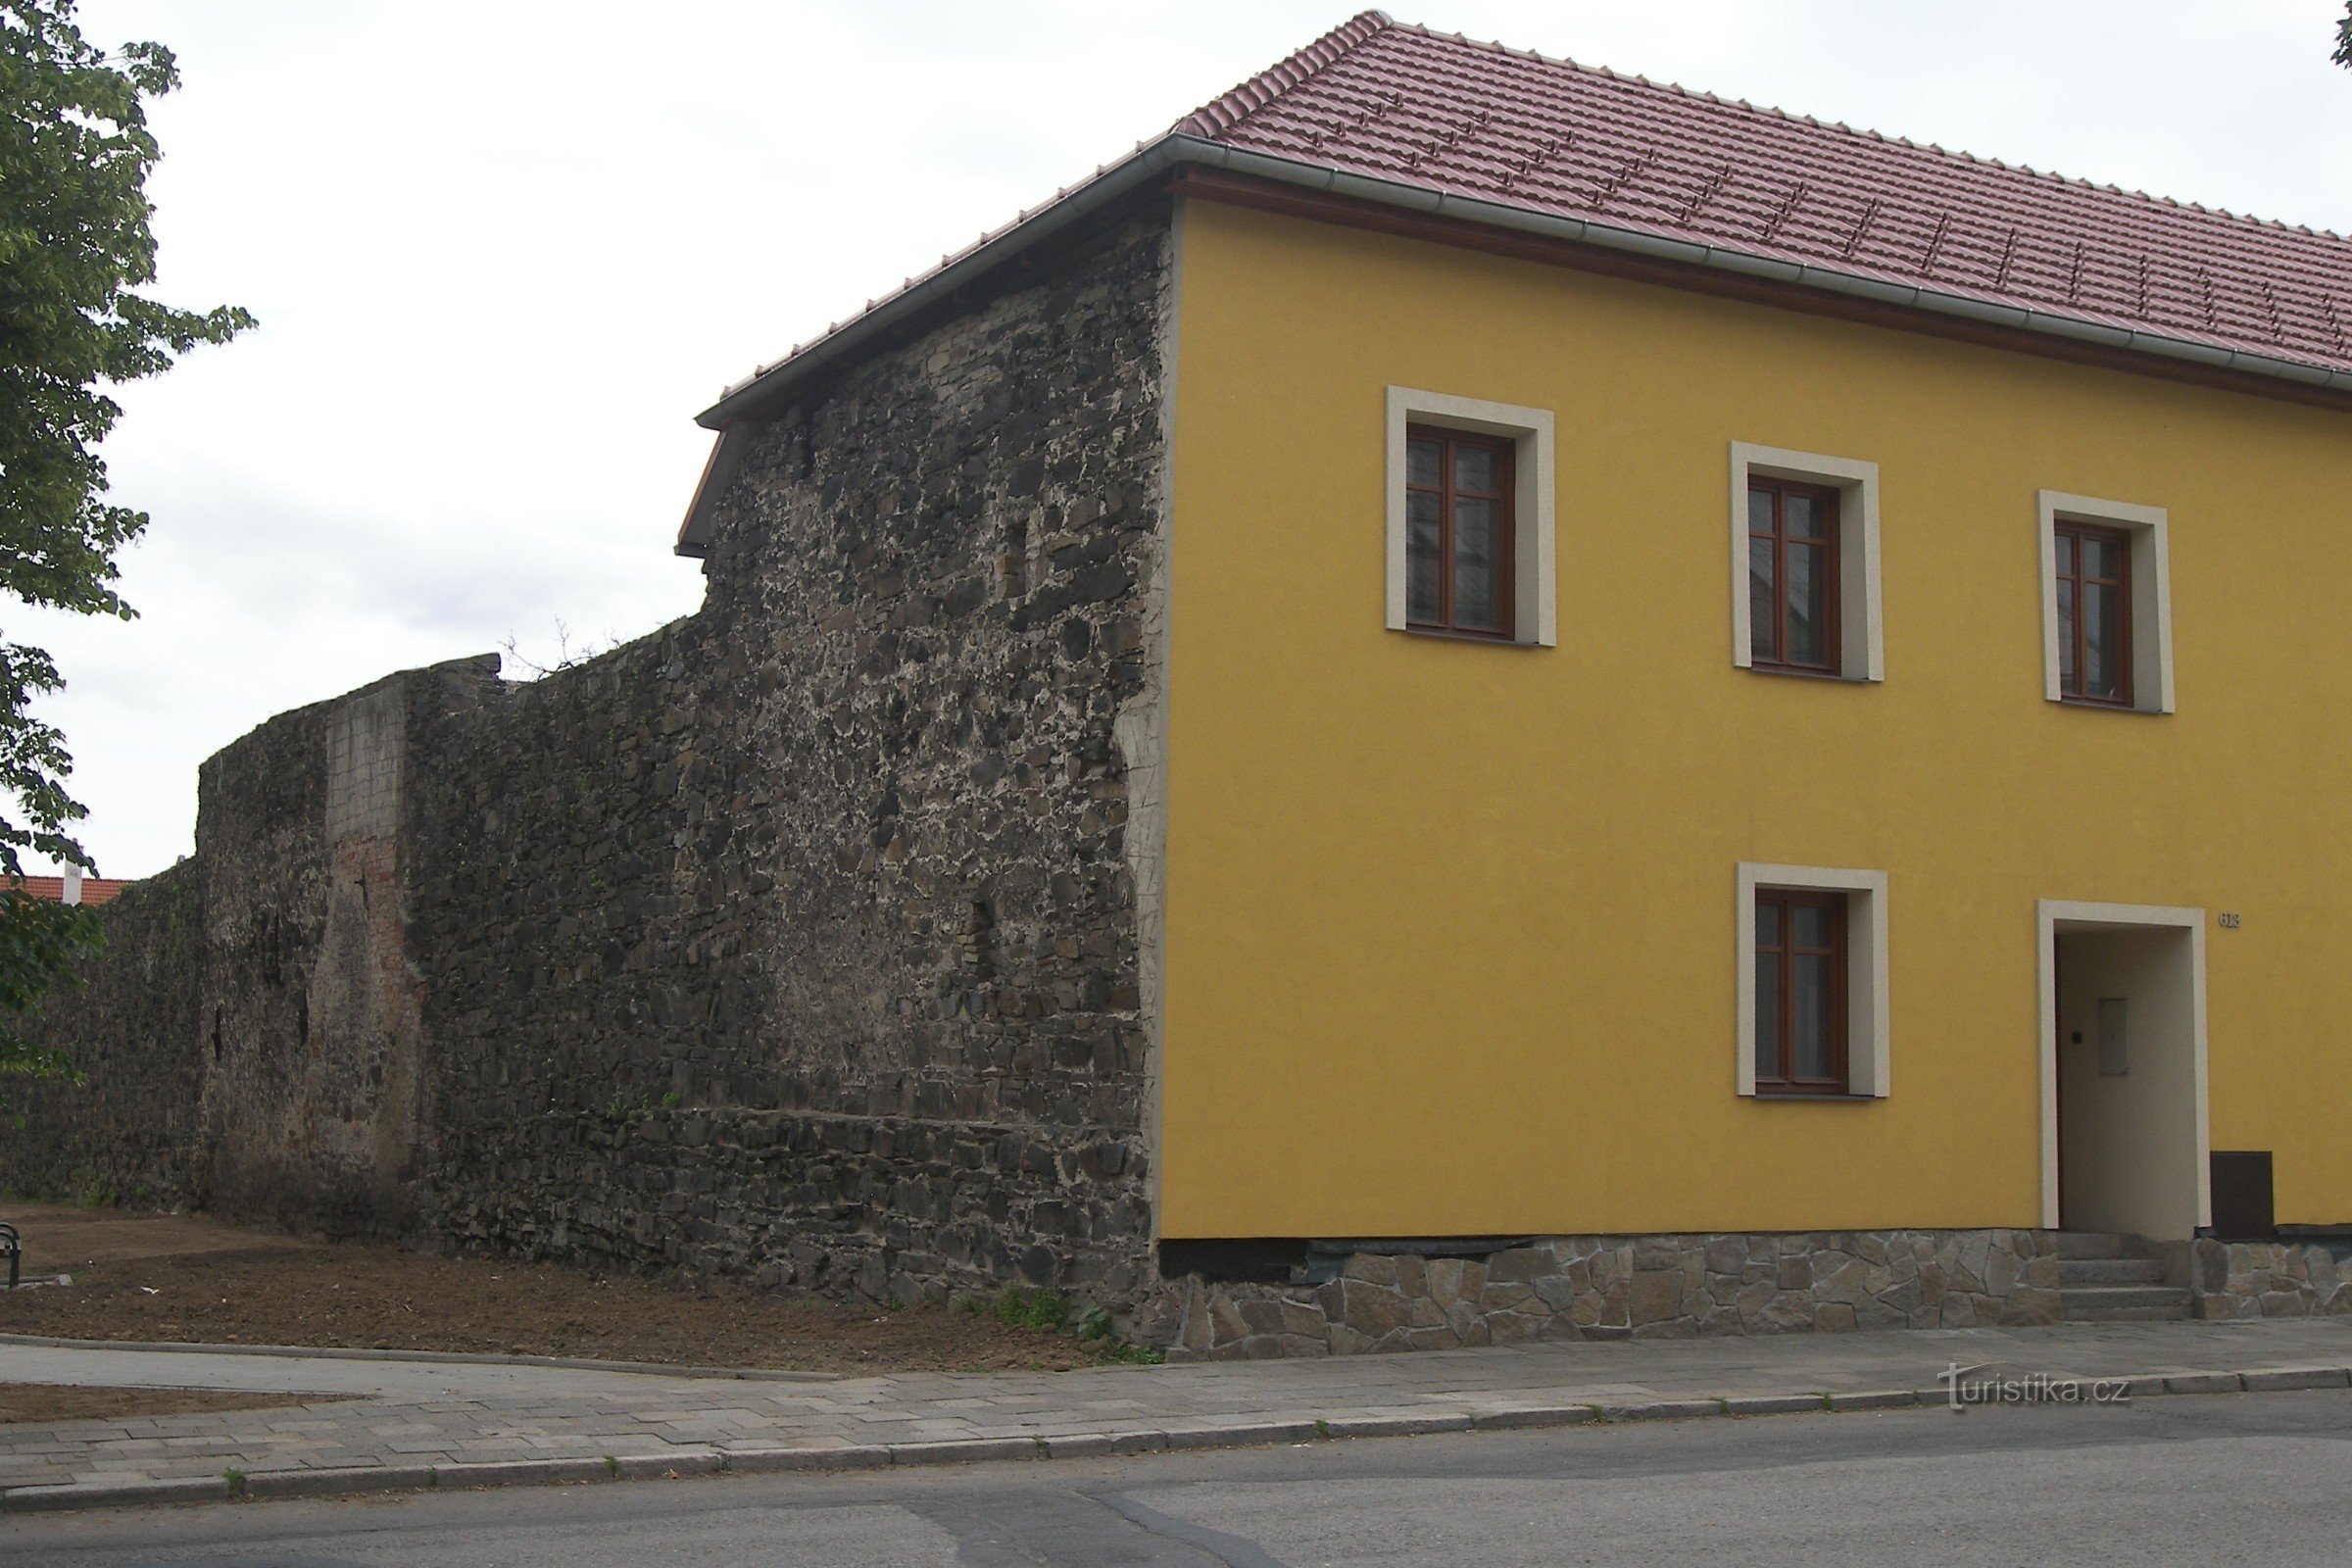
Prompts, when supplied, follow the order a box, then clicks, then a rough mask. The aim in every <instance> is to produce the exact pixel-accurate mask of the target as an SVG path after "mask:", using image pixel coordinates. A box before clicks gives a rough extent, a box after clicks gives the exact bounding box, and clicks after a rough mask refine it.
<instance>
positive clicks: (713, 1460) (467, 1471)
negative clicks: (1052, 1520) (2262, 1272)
mask: <svg viewBox="0 0 2352 1568" xmlns="http://www.w3.org/2000/svg"><path fill="white" fill-rule="evenodd" d="M0 1338H5V1337H0ZM730 1375H732V1374H730ZM2092 1382H2099V1383H2105V1384H2109V1385H2114V1384H2122V1385H2124V1386H2125V1389H2126V1395H2127V1397H2128V1398H2137V1397H2148V1396H2159V1395H2162V1396H2179V1395H2192V1394H2276V1393H2286V1392H2290V1391H2300V1390H2305V1389H2343V1388H2352V1369H2347V1368H2344V1367H2340V1366H2310V1367H2266V1368H2261V1369H2257V1370H2254V1371H2248V1372H2175V1373H2152V1374H2140V1375H2137V1376H2129V1377H2115V1378H2103V1379H2085V1378H2067V1377H2052V1378H2051V1379H2050V1380H2049V1383H2048V1389H2049V1391H2050V1396H2051V1397H2050V1398H2049V1399H2047V1400H2031V1401H2026V1402H2050V1403H2074V1402H2078V1400H2077V1399H2076V1398H2075V1397H2074V1396H2075V1394H2076V1393H2078V1392H2079V1391H2080V1390H2081V1389H2082V1387H2083V1386H2085V1385H2087V1384H2089V1383H2092ZM1944 1397H1945V1393H1944V1390H1943V1389H1941V1388H1940V1387H1938V1388H1935V1389H1926V1390H1921V1389H1864V1390H1855V1391H1851V1392H1847V1393H1828V1394H1766V1395H1730V1396H1722V1397H1714V1398H1705V1399H1647V1400H1619V1401H1609V1402H1603V1403H1594V1404H1543V1405H1523V1406H1516V1407H1511V1406H1502V1407H1496V1408H1494V1409H1487V1410H1479V1411H1472V1412H1468V1413H1458V1412H1447V1413H1440V1412H1432V1413H1431V1414H1428V1415H1407V1416H1340V1417H1335V1418H1332V1419H1330V1420H1310V1421H1225V1422H1213V1421H1212V1422H1196V1423H1193V1424H1189V1425H1172V1426H1168V1427H1164V1428H1153V1429H1148V1430H1142V1431H1133V1432H1115V1433H1114V1432H1072V1433H1062V1434H1042V1435H1039V1436H1035V1437H1018V1438H958V1439H951V1440H948V1441H944V1442H936V1443H899V1444H890V1445H887V1446H883V1445H868V1446H860V1445H855V1444H840V1443H835V1444H812V1445H808V1446H798V1447H772V1448H713V1447H708V1446H696V1447H684V1448H679V1449H676V1450H674V1451H672V1452H667V1453H637V1454H625V1455H621V1456H617V1457H599V1458H593V1459H591V1458H564V1459H513V1460H489V1461H483V1462H478V1463H466V1464H445V1465H361V1466H350V1467H346V1468H340V1469H331V1470H270V1471H260V1472H256V1473H254V1474H252V1475H248V1476H244V1477H242V1478H240V1480H239V1481H238V1482H237V1483H236V1484H234V1485H231V1484H230V1483H229V1482H228V1481H227V1479H226V1477H225V1476H220V1477H215V1476H199V1477H192V1478H186V1479H180V1480H172V1481H123V1482H105V1481H76V1482H69V1483H64V1484H60V1485H54V1486H32V1487H16V1488H13V1489H10V1490H7V1491H0V1515H6V1514H19V1513H54V1512H63V1511H66V1510H69V1509H76V1508H114V1507H127V1506H133V1505H137V1504H141V1503H185V1502H225V1501H230V1500H245V1499H260V1498H266V1497H333V1496H345V1495H351V1494H354V1493H364V1492H366V1493H382V1492H429V1491H435V1490H442V1489H455V1488H473V1487H507V1486H534V1485H535V1486H580V1485H584V1484H588V1483H593V1482H606V1481H652V1480H663V1479H683V1478H685V1477H688V1476H702V1475H773V1474H779V1473H783V1472H788V1471H803V1470H878V1469H883V1468H895V1467H898V1466H910V1467H911V1466H928V1465H941V1464H981V1463H989V1462H996V1461H1004V1460H1021V1459H1094V1458H1104V1457H1112V1456H1118V1455H1126V1454H1137V1453H1167V1452H1174V1451H1181V1450H1188V1449H1192V1450H1198V1449H1207V1448H1248V1447H1257V1446H1264V1445H1268V1444H1307V1443H1324V1442H1338V1441H1343V1440H1350V1439H1355V1438H1397V1437H1422V1436H1428V1435H1431V1434H1435V1433H1443V1432H1511V1431H1525V1430H1531V1429H1543V1428H1557V1427H1569V1426H1594V1425H1598V1426H1616V1425H1621V1424H1632V1423H1637V1422H1643V1421H1689V1420H1701V1419H1706V1418H1710V1417H1723V1416H1766V1415H1798V1414H1807V1413H1812V1414H1821V1413H1838V1412H1861V1411H1873V1410H1898V1409H1916V1408H1922V1407H1929V1408H1932V1407H1934V1406H1936V1405H1939V1404H1941V1403H1942V1402H1943V1401H1944Z"/></svg>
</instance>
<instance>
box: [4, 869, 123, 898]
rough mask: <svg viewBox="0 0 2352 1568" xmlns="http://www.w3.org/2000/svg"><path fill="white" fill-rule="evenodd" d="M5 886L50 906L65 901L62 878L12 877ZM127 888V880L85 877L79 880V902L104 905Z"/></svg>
mask: <svg viewBox="0 0 2352 1568" xmlns="http://www.w3.org/2000/svg"><path fill="white" fill-rule="evenodd" d="M6 886H7V887H8V888H10V889H12V890H14V891H16V892H18V893H28V894H30V895H32V897H34V898H36V899H45V900H47V901H48V902H49V903H51V904H63V903H64V902H65V900H66V879H65V878H64V877H62V876H25V877H14V878H11V879H10V880H9V881H8V882H7V883H6ZM128 886H130V882H129V879H127V878H124V877H109V876H85V877H83V878H82V879H81V902H82V903H84V904H104V903H106V902H107V901H108V900H110V899H112V898H113V897H114V896H115V895H116V894H118V893H120V892H122V891H123V889H124V888H126V887H128Z"/></svg>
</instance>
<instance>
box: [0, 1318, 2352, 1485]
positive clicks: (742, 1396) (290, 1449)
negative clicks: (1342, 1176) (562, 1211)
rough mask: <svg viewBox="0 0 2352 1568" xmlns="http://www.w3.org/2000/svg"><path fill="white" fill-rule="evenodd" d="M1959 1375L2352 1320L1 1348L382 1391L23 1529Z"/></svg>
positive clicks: (12, 1372) (88, 1444) (1911, 1388)
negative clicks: (393, 1350)
mask: <svg viewBox="0 0 2352 1568" xmlns="http://www.w3.org/2000/svg"><path fill="white" fill-rule="evenodd" d="M1954 1363H1958V1364H1960V1365H1962V1366H1967V1367H1972V1368H1981V1369H1990V1370H1989V1375H1994V1376H2002V1375H2006V1376H2013V1377H2014V1376H2023V1375H2046V1376H2049V1377H2052V1378H2055V1379H2059V1380H2062V1381H2063V1380H2090V1379H2127V1380H2130V1383H2129V1387H2130V1392H2131V1395H2132V1396H2133V1397H2147V1396H2150V1395H2157V1394H2193V1393H2222V1392H2234V1391H2236V1390H2239V1389H2241V1388H2243V1389H2255V1390H2262V1389H2271V1388H2318V1387H2327V1388H2337V1389H2342V1388H2346V1387H2347V1386H2352V1372H2348V1371H2347V1369H2348V1368H2352V1320H2347V1319H2342V1318H2327V1319H2317V1320H2308V1319H2307V1320H2295V1321H2284V1320H2280V1321H2271V1322H2260V1323H2248V1324H2219V1323H2214V1324H2207V1323H2117V1324H2072V1325H2066V1326H2063V1327H2058V1328H2045V1329H1952V1330H1919V1331H1912V1332H1902V1333H1883V1334H1845V1335H1789V1336H1787V1337H1783V1338H1775V1339H1728V1338H1727V1339H1715V1340H1699V1341H1683V1342H1660V1341H1650V1342H1644V1343H1641V1344H1598V1345H1585V1344H1576V1345H1544V1346H1528V1347H1514V1348H1491V1349H1478V1350H1446V1351H1433V1352H1427V1353H1422V1354H1413V1355H1392V1356H1351V1357H1336V1358H1332V1359H1326V1360H1299V1361H1259V1362H1242V1363H1232V1362H1229V1363H1218V1364H1210V1365H1197V1364H1196V1365H1184V1366H1159V1367H1106V1368H1102V1369H1099V1370H1094V1371H1085V1372H1035V1373H966V1374H950V1373H905V1374H895V1375H887V1376H874V1377H856V1378H842V1379H839V1380H836V1381H831V1382H811V1383H753V1382H713V1381H711V1380H708V1379H684V1378H671V1377H662V1376H659V1375H642V1374H634V1373H621V1372H590V1371H585V1370H581V1369H576V1368H552V1367H525V1366H515V1367H506V1366H499V1367H489V1366H467V1365H450V1364H446V1363H414V1362H402V1361H352V1360H329V1359H325V1358H320V1357H307V1356H299V1355H295V1356H285V1357H273V1356H253V1355H220V1356H210V1355H203V1354H188V1353H169V1352H160V1351H153V1350H125V1349H115V1348H102V1347H88V1348H53V1347H27V1346H17V1345H0V1381H15V1382H46V1383H69V1384H89V1385H140V1386H149V1387H190V1386H205V1387H228V1388H238V1389H272V1390H286V1391H299V1392H317V1393H320V1394H329V1393H333V1394H342V1395H346V1396H348V1395H353V1394H358V1395H361V1396H363V1397H362V1398H359V1399H346V1400H344V1401H341V1402H333V1403H321V1404H315V1405H303V1406H296V1407H288V1408H282V1409H274V1410H249V1411H238V1412H233V1413H229V1414H221V1415H186V1416H167V1417H158V1418H152V1419H137V1420H122V1421H81V1422H72V1423H66V1424H61V1425H56V1426H47V1427H28V1426H11V1427H0V1512H6V1511H16V1510H23V1509H31V1508H56V1507H78V1506H92V1505H100V1504H110V1503H121V1502H135V1501H158V1500H172V1499H196V1498H206V1497H215V1498H217V1497H221V1496H225V1495H230V1494H231V1493H233V1492H235V1491H239V1490H242V1491H245V1492H246V1493H248V1494H249V1495H317V1494H320V1493H327V1492H350V1491H364V1490H375V1489H381V1488H406V1487H429V1486H478V1485H488V1484H502V1483H509V1482H522V1481H584V1480H601V1479H606V1478H610V1477H625V1476H632V1475H662V1474H667V1473H672V1472H674V1473H677V1474H681V1475H683V1474H694V1473H707V1472H710V1471H713V1470H722V1469H723V1470H744V1471H751V1470H778V1469H801V1468H810V1469H813V1468H825V1467H846V1466H872V1465H883V1464H911V1463H933V1462H942V1461H955V1460H974V1459H1010V1458H1048V1457H1061V1456H1069V1455H1080V1454H1102V1453H1115V1452H1140V1451H1145V1450H1149V1449H1156V1448H1163V1447H1190V1446H1215V1445H1227V1444H1246V1443H1267V1442H1288V1441H1311V1440H1314V1439H1317V1438H1323V1437H1354V1436H1381V1435H1402V1434H1408V1433H1423V1432H1441V1431H1460V1430H1467V1429H1470V1428H1472V1427H1497V1426H1534V1425H1552V1424H1565V1423H1569V1422H1575V1421H1593V1420H1604V1421H1605V1420H1632V1419H1656V1418H1661V1417H1686V1416H1714V1415H1726V1414H1729V1415H1747V1414H1754V1415H1762V1414H1774V1413H1780V1412H1785V1411H1795V1410H1819V1409H1822V1408H1824V1407H1825V1406H1826V1407H1828V1408H1830V1409H1878V1408H1886V1407H1889V1406H1895V1405H1903V1404H1911V1403H1917V1402H1921V1401H1923V1400H1925V1401H1930V1402H1933V1401H1936V1400H1937V1399H1939V1398H1940V1397H1941V1394H1940V1384H1939V1381H1938V1379H1939V1375H1940V1374H1942V1373H1943V1372H1944V1371H1945V1370H1946V1368H1947V1367H1949V1366H1951V1365H1953V1364H1954ZM1976 1375H1985V1374H1982V1373H1980V1374H1976ZM230 1472H236V1473H238V1474H239V1475H241V1476H242V1477H243V1480H242V1481H241V1482H236V1481H232V1480H229V1479H227V1477H228V1474H229V1473H230Z"/></svg>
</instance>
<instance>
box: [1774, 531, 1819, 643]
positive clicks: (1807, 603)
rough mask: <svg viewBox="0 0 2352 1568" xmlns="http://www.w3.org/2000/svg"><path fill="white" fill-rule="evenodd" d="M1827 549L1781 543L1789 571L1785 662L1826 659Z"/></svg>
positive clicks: (1785, 563)
mask: <svg viewBox="0 0 2352 1568" xmlns="http://www.w3.org/2000/svg"><path fill="white" fill-rule="evenodd" d="M1828 554H1829V553H1828V552H1827V551H1825V550H1824V549H1822V547H1821V546H1819V545H1802V544H1795V543H1789V544H1787V545H1784V546H1783V547H1782V551H1781V559H1782V562H1783V564H1784V567H1785V569H1786V570H1787V571H1788V573H1789V655H1788V658H1789V663H1791V664H1824V663H1827V662H1829V641H1830V632H1829V624H1828V619H1827V612H1828V609H1829V592H1828V584H1827V583H1826V582H1824V581H1823V576H1822V573H1823V568H1824V566H1825V564H1826V559H1825V558H1826V557H1827V556H1828Z"/></svg>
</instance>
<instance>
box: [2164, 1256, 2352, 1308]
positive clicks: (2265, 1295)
mask: <svg viewBox="0 0 2352 1568" xmlns="http://www.w3.org/2000/svg"><path fill="white" fill-rule="evenodd" d="M2189 1294H2190V1297H2191V1299H2193V1300H2194V1301H2195V1302H2196V1310H2197V1315H2198V1316H2199V1317H2203V1318H2254V1317H2319V1316H2323V1315H2327V1316H2336V1315H2340V1314H2344V1313H2352V1250H2347V1249H2345V1248H2343V1247H2342V1245H2341V1244H2338V1245H2337V1246H2336V1247H2332V1248H2331V1247H2328V1246H2327V1245H2325V1244H2323V1243H2319V1242H2295V1241H2287V1240H2280V1241H2276V1242H2216V1241H2198V1242H2192V1243H2191V1244H2189Z"/></svg>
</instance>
